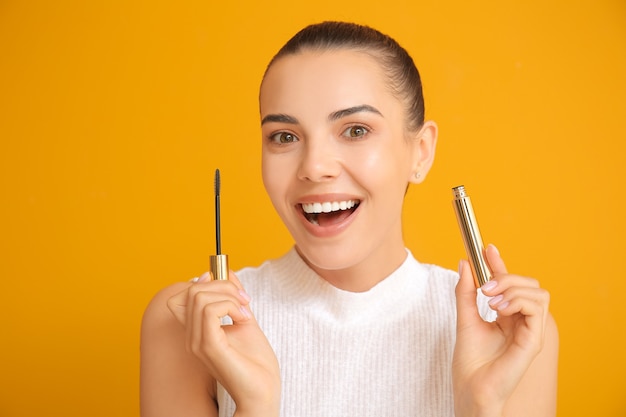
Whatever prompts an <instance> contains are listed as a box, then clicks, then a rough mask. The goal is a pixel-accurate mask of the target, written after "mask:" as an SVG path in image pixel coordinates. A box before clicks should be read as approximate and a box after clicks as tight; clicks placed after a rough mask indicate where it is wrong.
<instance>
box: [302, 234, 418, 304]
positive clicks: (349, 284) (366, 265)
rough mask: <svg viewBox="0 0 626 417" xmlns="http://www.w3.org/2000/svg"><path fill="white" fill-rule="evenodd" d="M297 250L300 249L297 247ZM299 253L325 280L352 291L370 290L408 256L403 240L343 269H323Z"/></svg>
mask: <svg viewBox="0 0 626 417" xmlns="http://www.w3.org/2000/svg"><path fill="white" fill-rule="evenodd" d="M296 250H298V248H297V247H296ZM298 254H299V255H300V257H301V258H302V259H303V260H304V262H306V264H307V265H308V266H309V267H310V268H311V269H312V270H313V271H315V273H317V274H318V275H319V276H320V277H322V278H323V279H324V280H325V281H327V282H328V283H330V284H331V285H333V286H334V287H336V288H339V289H341V290H344V291H350V292H365V291H368V290H370V289H371V288H373V287H374V286H375V285H376V284H378V283H379V282H381V281H382V280H384V279H385V278H387V277H388V276H389V275H391V274H392V273H393V272H394V271H395V270H396V269H398V268H399V267H400V265H402V263H403V262H404V261H405V260H406V258H407V252H406V249H405V247H404V242H403V241H402V240H400V241H399V244H398V245H396V246H395V247H393V248H384V250H379V251H377V253H375V254H372V255H369V256H367V257H366V258H365V259H363V260H362V261H361V262H358V263H356V264H355V265H353V266H350V267H348V268H343V269H333V270H328V269H323V268H320V267H318V266H316V265H313V264H311V263H310V262H309V261H308V260H307V259H306V257H305V256H304V255H303V254H302V253H301V252H300V251H299V250H298Z"/></svg>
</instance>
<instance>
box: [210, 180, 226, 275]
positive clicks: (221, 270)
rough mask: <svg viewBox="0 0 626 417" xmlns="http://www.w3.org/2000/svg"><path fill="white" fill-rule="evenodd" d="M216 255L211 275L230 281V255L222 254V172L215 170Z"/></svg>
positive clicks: (213, 258) (212, 256) (212, 261)
mask: <svg viewBox="0 0 626 417" xmlns="http://www.w3.org/2000/svg"><path fill="white" fill-rule="evenodd" d="M214 182H215V252H216V254H215V255H211V257H210V262H211V273H212V274H213V279H214V280H225V279H228V255H223V254H222V236H221V229H220V223H221V219H220V188H221V184H220V170H219V169H216V170H215V180H214Z"/></svg>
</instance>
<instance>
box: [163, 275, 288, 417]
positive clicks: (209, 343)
mask: <svg viewBox="0 0 626 417" xmlns="http://www.w3.org/2000/svg"><path fill="white" fill-rule="evenodd" d="M249 302H250V297H249V296H248V295H247V293H246V292H245V291H244V289H243V287H242V285H241V283H240V282H239V280H238V279H237V277H236V276H235V274H233V273H232V272H231V273H230V276H229V280H223V281H222V280H217V281H213V280H211V279H210V275H209V273H207V274H205V275H203V276H202V278H201V279H200V280H199V281H198V282H196V283H194V284H192V285H190V286H189V287H188V288H186V289H185V290H183V291H181V292H180V293H178V294H176V295H174V296H173V297H171V298H170V299H169V300H168V302H167V305H168V307H169V309H170V310H171V312H172V313H173V314H174V316H175V317H176V319H177V320H178V321H179V322H180V323H182V324H183V326H185V330H186V346H187V349H188V350H189V351H190V352H192V353H193V354H194V355H195V356H196V357H198V358H199V359H200V360H201V361H202V363H204V364H205V365H206V367H207V369H208V371H209V373H210V374H211V376H212V377H213V378H214V379H215V380H216V381H217V382H219V383H220V384H221V385H222V386H223V387H224V388H225V389H226V391H228V393H229V394H230V396H231V397H233V400H234V401H235V404H236V406H237V411H236V415H237V416H238V417H241V416H247V415H255V416H261V415H263V416H265V415H266V416H278V414H279V408H280V370H279V366H278V360H277V359H276V355H275V354H274V351H273V350H272V348H271V346H270V344H269V342H268V340H267V338H266V337H265V335H264V334H263V332H262V330H261V328H260V327H259V325H258V323H257V321H256V319H255V318H254V315H253V314H252V312H251V310H250V308H249ZM227 315H228V316H230V318H231V319H232V321H233V324H232V325H224V326H222V324H221V318H222V317H224V316H227Z"/></svg>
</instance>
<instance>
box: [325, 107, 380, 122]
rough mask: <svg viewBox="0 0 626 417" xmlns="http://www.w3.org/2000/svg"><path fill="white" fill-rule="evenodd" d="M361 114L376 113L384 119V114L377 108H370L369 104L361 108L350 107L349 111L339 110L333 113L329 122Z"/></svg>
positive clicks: (329, 117)
mask: <svg viewBox="0 0 626 417" xmlns="http://www.w3.org/2000/svg"><path fill="white" fill-rule="evenodd" d="M361 112H369V113H375V114H377V115H379V116H381V117H383V114H382V113H381V112H380V111H378V109H377V108H376V107H373V106H370V105H369V104H362V105H360V106H354V107H348V108H347V109H343V110H337V111H336V112H332V113H331V114H330V115H329V116H328V120H330V121H331V122H332V121H335V120H339V119H341V118H342V117H346V116H350V115H351V114H355V113H361Z"/></svg>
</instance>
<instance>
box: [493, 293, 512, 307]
mask: <svg viewBox="0 0 626 417" xmlns="http://www.w3.org/2000/svg"><path fill="white" fill-rule="evenodd" d="M503 298H504V296H503V295H502V294H498V295H496V296H495V297H493V298H492V299H491V300H489V305H490V306H492V307H493V306H495V305H496V304H498V303H499V302H500V301H502V299H503ZM507 304H508V303H507Z"/></svg>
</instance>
